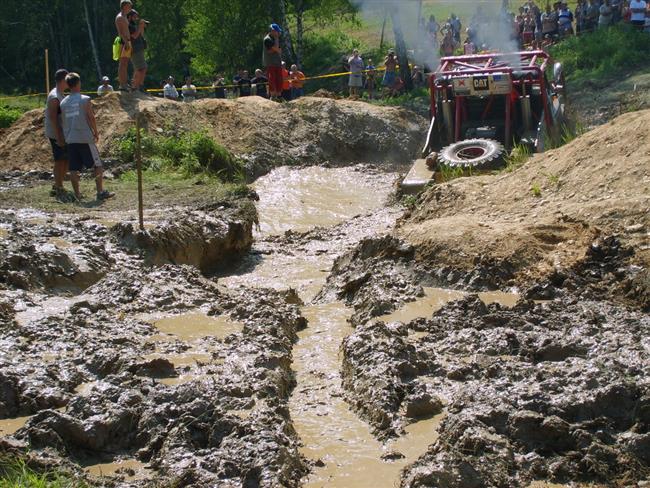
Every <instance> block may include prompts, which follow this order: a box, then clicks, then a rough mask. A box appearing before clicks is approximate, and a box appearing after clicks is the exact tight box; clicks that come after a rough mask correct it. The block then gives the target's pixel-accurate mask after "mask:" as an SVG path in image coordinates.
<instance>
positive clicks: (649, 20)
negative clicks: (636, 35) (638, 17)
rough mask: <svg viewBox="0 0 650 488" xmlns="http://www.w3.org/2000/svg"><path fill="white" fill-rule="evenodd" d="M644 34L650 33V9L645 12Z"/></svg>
mask: <svg viewBox="0 0 650 488" xmlns="http://www.w3.org/2000/svg"><path fill="white" fill-rule="evenodd" d="M643 32H647V33H650V8H646V11H645V26H644V27H643Z"/></svg>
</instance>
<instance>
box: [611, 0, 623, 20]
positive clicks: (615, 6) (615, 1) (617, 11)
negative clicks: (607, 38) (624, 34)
mask: <svg viewBox="0 0 650 488" xmlns="http://www.w3.org/2000/svg"><path fill="white" fill-rule="evenodd" d="M609 4H610V6H611V7H612V22H611V23H612V24H618V23H619V22H620V21H621V18H622V15H621V9H622V7H623V2H622V0H611V1H610V2H609Z"/></svg>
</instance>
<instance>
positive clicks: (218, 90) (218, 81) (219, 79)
mask: <svg viewBox="0 0 650 488" xmlns="http://www.w3.org/2000/svg"><path fill="white" fill-rule="evenodd" d="M212 88H214V98H226V81H225V80H224V79H223V76H221V75H216V76H215V77H214V81H213V82H212Z"/></svg>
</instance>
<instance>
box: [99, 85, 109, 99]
mask: <svg viewBox="0 0 650 488" xmlns="http://www.w3.org/2000/svg"><path fill="white" fill-rule="evenodd" d="M112 91H113V87H112V86H111V85H106V86H104V85H99V88H97V95H99V96H100V97H101V96H102V95H103V94H104V93H110V92H112Z"/></svg>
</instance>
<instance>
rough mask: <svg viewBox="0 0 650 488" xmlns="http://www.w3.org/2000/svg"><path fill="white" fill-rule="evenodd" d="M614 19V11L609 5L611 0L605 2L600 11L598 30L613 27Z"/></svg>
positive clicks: (604, 0)
mask: <svg viewBox="0 0 650 488" xmlns="http://www.w3.org/2000/svg"><path fill="white" fill-rule="evenodd" d="M613 18H614V9H612V7H611V5H610V4H609V0H603V4H602V5H601V6H600V9H599V16H598V28H599V29H604V28H607V27H609V26H610V25H612V20H613Z"/></svg>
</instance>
